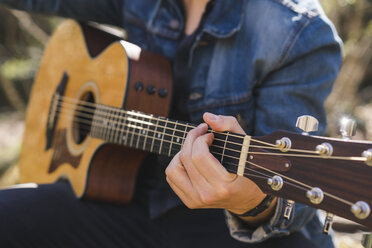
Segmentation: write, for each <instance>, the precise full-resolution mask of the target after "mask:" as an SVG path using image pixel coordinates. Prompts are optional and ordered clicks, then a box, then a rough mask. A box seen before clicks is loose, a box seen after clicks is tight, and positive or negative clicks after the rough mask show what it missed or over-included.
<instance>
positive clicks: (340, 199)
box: [158, 139, 353, 206]
mask: <svg viewBox="0 0 372 248" xmlns="http://www.w3.org/2000/svg"><path fill="white" fill-rule="evenodd" d="M158 140H159V139H158ZM211 153H212V154H215V155H221V156H225V157H229V158H232V159H235V160H239V159H240V158H237V157H234V156H230V155H227V154H222V153H219V152H214V151H211ZM250 154H254V153H251V152H250ZM247 163H248V164H250V165H253V166H255V167H257V168H259V169H262V170H265V171H267V172H270V173H272V174H274V175H278V176H281V177H282V178H285V179H287V180H289V181H292V182H294V183H296V184H298V185H296V184H291V185H292V186H294V187H297V188H300V189H306V188H307V189H312V188H313V187H312V186H310V185H308V184H305V183H302V182H300V181H298V180H295V179H293V178H291V177H288V176H285V175H283V174H280V173H277V172H275V171H273V170H270V169H267V168H265V167H263V166H260V165H258V164H256V163H253V162H250V161H247V162H246V164H247ZM233 166H234V167H236V168H237V167H238V166H237V165H236V164H233ZM245 169H247V170H250V171H254V172H255V173H259V174H261V175H264V176H266V179H268V178H271V176H269V175H267V174H264V173H261V172H257V171H255V170H253V169H251V168H249V167H246V168H245ZM244 175H247V176H249V175H251V174H246V173H245V172H244ZM285 183H287V184H290V183H288V182H285ZM301 186H302V188H301ZM323 193H324V195H327V196H328V197H330V198H333V199H335V200H338V201H340V202H343V203H344V204H347V205H350V206H352V205H353V203H351V202H349V201H347V200H344V199H342V198H340V197H338V196H335V195H333V194H331V193H328V192H323Z"/></svg>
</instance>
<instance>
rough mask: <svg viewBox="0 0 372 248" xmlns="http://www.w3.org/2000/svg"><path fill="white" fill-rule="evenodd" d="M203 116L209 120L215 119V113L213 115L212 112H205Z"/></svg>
mask: <svg viewBox="0 0 372 248" xmlns="http://www.w3.org/2000/svg"><path fill="white" fill-rule="evenodd" d="M205 117H207V119H208V120H210V121H215V120H217V115H214V114H212V113H208V112H207V113H205Z"/></svg>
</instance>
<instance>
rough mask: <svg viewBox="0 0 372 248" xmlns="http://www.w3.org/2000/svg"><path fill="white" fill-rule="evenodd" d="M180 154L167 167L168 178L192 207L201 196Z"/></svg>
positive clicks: (174, 189)
mask: <svg viewBox="0 0 372 248" xmlns="http://www.w3.org/2000/svg"><path fill="white" fill-rule="evenodd" d="M179 155H180V153H177V154H176V156H174V158H173V159H172V161H171V162H170V163H169V165H168V167H167V168H166V170H165V174H166V180H167V182H168V184H169V186H170V187H171V188H172V189H173V191H174V192H175V193H176V194H177V195H178V197H179V198H180V199H181V200H182V201H183V202H184V203H185V205H187V206H188V207H189V208H192V207H193V206H195V205H196V204H195V201H197V199H198V198H199V197H198V194H197V192H196V191H195V189H194V187H193V185H192V183H191V181H190V178H189V176H188V174H187V172H186V170H185V168H184V167H183V166H182V164H181V160H180V159H179Z"/></svg>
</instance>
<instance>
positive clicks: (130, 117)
mask: <svg viewBox="0 0 372 248" xmlns="http://www.w3.org/2000/svg"><path fill="white" fill-rule="evenodd" d="M134 120H135V115H133V114H132V113H129V114H128V116H127V127H128V128H127V131H128V140H127V145H128V146H130V147H133V140H134V138H135V128H134V126H133V121H134ZM128 142H129V144H128Z"/></svg>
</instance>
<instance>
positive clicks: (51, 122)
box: [19, 20, 172, 204]
mask: <svg viewBox="0 0 372 248" xmlns="http://www.w3.org/2000/svg"><path fill="white" fill-rule="evenodd" d="M154 61H155V62H154ZM150 65H151V66H150ZM154 65H155V66H154ZM171 82H172V80H171V66H170V64H169V62H168V61H167V59H165V58H163V57H160V56H159V55H155V54H153V53H150V52H147V51H144V50H141V49H140V48H139V47H136V46H134V45H132V44H128V43H126V42H124V41H122V40H120V39H118V38H117V37H115V36H112V35H110V34H107V33H105V32H102V31H100V30H98V29H94V28H92V27H89V26H82V25H80V24H78V23H76V22H74V21H71V20H69V21H66V22H65V23H63V24H62V25H61V26H60V27H59V28H58V29H57V31H56V32H55V33H54V35H53V36H52V38H51V40H50V42H49V45H48V46H47V48H46V50H45V54H44V57H43V60H42V62H41V66H40V69H39V72H38V75H37V77H36V80H35V83H34V86H33V90H32V93H31V98H30V104H29V106H28V111H27V117H26V131H25V135H24V142H23V146H22V151H21V156H20V162H19V164H20V173H21V182H25V183H26V182H37V183H53V182H55V181H57V180H59V179H61V178H62V179H67V180H69V181H70V183H71V185H72V188H73V190H74V192H75V194H76V195H77V196H78V197H83V198H88V199H93V200H98V201H105V202H112V203H119V204H125V203H128V202H129V201H130V199H131V197H132V193H133V189H134V184H135V178H136V172H137V169H138V167H139V165H140V164H141V162H142V160H143V159H144V157H145V156H146V155H147V153H146V152H143V151H139V150H135V149H131V148H126V147H123V146H119V145H114V144H110V143H107V142H105V141H103V140H101V139H98V138H94V137H92V136H90V135H89V134H86V133H84V132H82V131H81V130H83V129H82V128H83V127H84V126H82V124H76V122H75V121H74V120H75V119H76V116H75V114H74V113H75V110H76V108H78V107H77V105H76V104H74V102H71V103H63V104H62V105H60V106H59V105H58V104H57V103H56V101H55V99H54V98H53V97H54V95H55V93H59V94H60V95H61V96H62V97H68V98H69V99H70V98H71V99H72V98H73V99H75V100H76V101H78V100H80V101H87V102H91V103H100V104H104V105H107V106H112V107H117V108H125V109H131V110H139V111H144V112H147V113H153V114H156V115H159V116H166V115H167V114H168V111H169V105H170V99H171ZM136 83H137V84H138V83H139V84H140V86H139V85H136ZM147 87H151V88H152V89H155V90H158V89H163V91H165V92H167V94H165V95H164V94H163V95H162V96H160V94H158V92H156V91H155V92H153V94H150V93H148V91H147ZM55 108H57V110H58V111H57V112H56V113H57V115H58V116H57V117H56V116H55V115H50V113H51V110H53V109H55Z"/></svg>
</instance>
